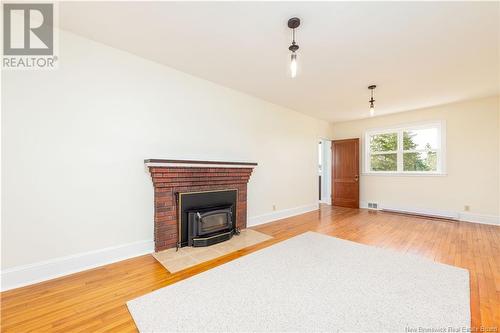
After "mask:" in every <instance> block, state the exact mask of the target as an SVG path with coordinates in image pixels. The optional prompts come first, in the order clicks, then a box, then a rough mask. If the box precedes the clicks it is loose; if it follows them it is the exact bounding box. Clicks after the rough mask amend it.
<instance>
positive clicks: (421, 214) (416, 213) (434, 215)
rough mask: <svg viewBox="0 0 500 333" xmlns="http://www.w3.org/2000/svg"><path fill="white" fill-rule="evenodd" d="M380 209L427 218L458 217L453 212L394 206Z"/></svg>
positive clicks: (455, 218) (455, 219)
mask: <svg viewBox="0 0 500 333" xmlns="http://www.w3.org/2000/svg"><path fill="white" fill-rule="evenodd" d="M381 211H383V212H387V213H395V214H403V215H412V216H419V217H427V218H433V219H440V220H449V221H459V219H458V217H457V216H456V215H454V214H446V213H428V212H422V211H413V210H403V209H395V208H382V209H381Z"/></svg>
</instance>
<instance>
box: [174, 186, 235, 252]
mask: <svg viewBox="0 0 500 333" xmlns="http://www.w3.org/2000/svg"><path fill="white" fill-rule="evenodd" d="M237 197H238V191H237V190H221V191H207V192H187V193H178V200H179V221H178V227H179V241H178V243H177V247H182V246H194V247H199V246H209V245H213V244H216V243H220V242H223V241H226V240H228V239H230V238H231V237H232V236H233V235H234V234H236V233H238V230H237V228H236V212H237V209H236V199H237Z"/></svg>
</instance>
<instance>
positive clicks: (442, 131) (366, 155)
mask: <svg viewBox="0 0 500 333" xmlns="http://www.w3.org/2000/svg"><path fill="white" fill-rule="evenodd" d="M426 128H437V131H438V140H439V138H440V139H441V140H440V145H439V147H438V148H437V149H431V150H430V151H435V152H436V153H437V170H436V171H404V170H403V153H412V152H413V153H417V152H425V151H427V150H425V149H418V150H405V151H403V132H405V131H411V130H418V129H426ZM388 133H397V135H398V147H397V148H398V149H397V150H395V151H384V152H380V153H381V154H397V170H396V171H372V170H370V167H371V166H370V161H371V155H372V152H371V151H370V137H371V136H372V135H377V134H388ZM363 174H364V175H384V176H445V175H446V123H445V122H444V121H431V122H422V123H412V124H402V125H397V126H390V127H383V128H373V129H369V130H367V131H366V132H365V133H364V140H363Z"/></svg>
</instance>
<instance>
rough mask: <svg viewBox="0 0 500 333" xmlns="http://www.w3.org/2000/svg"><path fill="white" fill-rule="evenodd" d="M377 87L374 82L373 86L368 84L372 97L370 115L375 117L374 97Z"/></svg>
mask: <svg viewBox="0 0 500 333" xmlns="http://www.w3.org/2000/svg"><path fill="white" fill-rule="evenodd" d="M375 88H377V86H376V85H374V84H372V85H371V86H368V89H370V91H371V94H372V97H371V98H370V100H369V102H370V117H373V116H374V115H375V100H374V99H373V90H375Z"/></svg>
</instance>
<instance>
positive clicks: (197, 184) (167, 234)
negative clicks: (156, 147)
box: [144, 159, 257, 251]
mask: <svg viewBox="0 0 500 333" xmlns="http://www.w3.org/2000/svg"><path fill="white" fill-rule="evenodd" d="M144 163H145V165H146V166H147V167H148V168H149V172H150V173H151V178H152V180H153V186H154V238H155V251H161V250H164V249H167V248H171V247H176V245H177V243H178V242H179V207H178V196H179V194H180V193H189V192H205V191H218V190H226V189H236V190H238V191H237V193H238V195H237V200H236V211H237V214H236V227H237V228H238V229H245V228H246V225H247V183H248V180H249V179H250V175H251V174H252V171H253V168H254V167H255V166H257V163H246V162H241V163H240V162H214V161H187V160H159V159H148V160H145V161H144Z"/></svg>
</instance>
